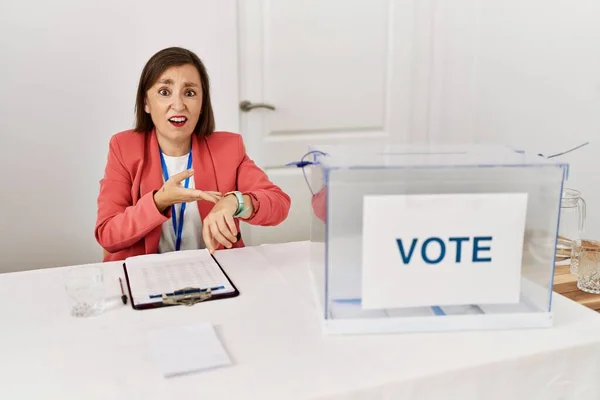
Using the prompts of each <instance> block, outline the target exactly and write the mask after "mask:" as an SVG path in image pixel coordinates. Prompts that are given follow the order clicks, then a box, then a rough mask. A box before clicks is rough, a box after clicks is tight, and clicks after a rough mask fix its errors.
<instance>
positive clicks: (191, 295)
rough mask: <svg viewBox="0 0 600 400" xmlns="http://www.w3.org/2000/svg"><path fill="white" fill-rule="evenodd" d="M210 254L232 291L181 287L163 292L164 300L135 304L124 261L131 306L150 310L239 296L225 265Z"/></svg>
mask: <svg viewBox="0 0 600 400" xmlns="http://www.w3.org/2000/svg"><path fill="white" fill-rule="evenodd" d="M210 256H211V258H212V259H213V261H214V262H215V263H216V265H217V266H218V267H219V269H220V270H221V272H222V273H223V275H224V276H225V279H227V281H228V282H229V284H230V285H231V287H232V288H233V291H232V292H228V293H218V294H215V293H212V291H211V290H210V289H202V288H193V287H185V288H181V289H180V290H179V291H178V292H181V293H176V294H175V295H171V294H169V295H166V294H163V295H162V301H157V302H152V303H145V304H135V300H134V297H133V293H132V291H131V282H130V280H129V273H128V271H127V263H126V262H124V263H123V273H124V274H125V282H126V284H127V292H128V293H129V299H130V300H131V307H132V308H133V309H134V310H149V309H153V308H162V307H172V306H178V305H185V306H192V305H194V304H197V303H202V302H206V301H212V300H220V299H227V298H233V297H237V296H239V295H240V291H239V290H238V288H237V287H236V286H235V284H234V283H233V281H232V280H231V279H230V278H229V275H227V273H226V272H225V270H224V269H223V267H222V266H221V264H220V263H219V261H217V259H216V258H215V256H214V255H212V254H211V255H210Z"/></svg>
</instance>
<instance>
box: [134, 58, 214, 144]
mask: <svg viewBox="0 0 600 400" xmlns="http://www.w3.org/2000/svg"><path fill="white" fill-rule="evenodd" d="M144 109H145V111H146V112H147V113H149V114H150V116H151V117H152V122H154V126H155V127H156V133H157V134H158V135H161V136H163V137H165V138H166V139H169V140H172V141H175V142H177V141H180V140H182V139H186V138H189V137H190V136H191V135H192V133H193V132H194V127H195V126H196V123H197V122H198V119H199V118H200V110H201V109H202V85H201V83H200V74H199V73H198V70H197V69H196V67H195V66H193V65H191V64H185V65H181V66H178V67H171V68H169V69H167V70H166V71H165V72H164V73H163V74H162V75H161V76H160V77H159V78H158V80H157V81H156V83H155V84H154V86H152V87H151V88H150V89H149V90H148V91H147V92H146V104H145V108H144Z"/></svg>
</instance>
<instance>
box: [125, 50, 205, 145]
mask: <svg viewBox="0 0 600 400" xmlns="http://www.w3.org/2000/svg"><path fill="white" fill-rule="evenodd" d="M186 64H191V65H193V66H195V67H196V69H197V70H198V73H199V74H200V83H201V85H202V109H201V110H200V118H199V119H198V123H197V124H196V127H195V128H194V133H197V134H199V135H202V136H208V135H210V134H211V133H213V131H214V130H215V117H214V114H213V110H212V104H211V102H210V86H209V81H208V74H207V73H206V68H205V67H204V64H203V63H202V61H201V60H200V58H198V56H197V55H196V54H194V53H193V52H191V51H189V50H187V49H183V48H181V47H169V48H166V49H163V50H161V51H159V52H158V53H156V54H154V55H153V56H152V57H151V58H150V60H148V62H147V63H146V65H145V66H144V70H143V71H142V75H141V76H140V82H139V85H138V90H137V97H136V101H135V128H134V130H135V131H136V132H150V131H151V130H152V129H153V128H154V123H153V122H152V117H151V116H150V115H148V114H147V113H146V111H145V110H144V105H145V102H146V93H147V92H148V90H149V89H150V88H151V87H152V86H153V85H154V84H155V83H156V81H157V80H158V78H160V76H161V75H162V74H163V73H164V72H165V71H166V70H167V69H169V68H171V67H179V66H181V65H186Z"/></svg>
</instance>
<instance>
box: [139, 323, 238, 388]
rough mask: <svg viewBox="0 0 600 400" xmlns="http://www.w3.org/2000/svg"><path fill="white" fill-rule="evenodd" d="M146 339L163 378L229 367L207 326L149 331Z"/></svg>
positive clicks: (228, 360)
mask: <svg viewBox="0 0 600 400" xmlns="http://www.w3.org/2000/svg"><path fill="white" fill-rule="evenodd" d="M148 339H149V344H150V346H151V348H152V352H153V355H154V358H155V360H156V362H157V363H158V365H159V368H160V369H161V370H162V372H163V374H164V376H165V377H166V378H170V377H173V376H177V375H184V374H188V373H193V372H201V371H206V370H210V369H214V368H218V367H224V366H228V365H231V359H230V358H229V355H228V354H227V352H226V351H225V349H224V348H223V345H222V343H221V341H220V340H219V338H218V337H217V335H216V333H215V330H214V328H213V326H212V324H209V323H200V324H194V325H188V326H183V327H170V328H164V329H160V330H154V331H150V332H149V333H148Z"/></svg>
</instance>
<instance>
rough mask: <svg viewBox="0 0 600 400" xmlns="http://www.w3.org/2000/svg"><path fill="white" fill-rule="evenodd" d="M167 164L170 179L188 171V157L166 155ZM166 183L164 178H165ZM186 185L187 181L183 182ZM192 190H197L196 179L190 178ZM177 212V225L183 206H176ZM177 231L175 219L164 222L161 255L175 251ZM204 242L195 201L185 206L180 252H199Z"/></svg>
mask: <svg viewBox="0 0 600 400" xmlns="http://www.w3.org/2000/svg"><path fill="white" fill-rule="evenodd" d="M164 157H165V164H167V171H168V172H169V177H171V176H173V175H175V174H178V173H180V172H183V171H185V170H186V169H187V163H188V155H187V154H186V155H185V156H181V157H170V156H167V155H164ZM163 181H164V177H163ZM181 184H182V185H185V180H184V181H182V182H181ZM188 188H190V189H195V185H194V177H193V176H192V177H190V184H189V186H188ZM175 212H176V213H177V214H176V215H177V223H178V224H179V223H180V221H179V216H180V212H181V204H175ZM171 214H172V213H171ZM175 238H176V236H175V231H174V230H173V219H172V216H171V219H169V220H168V221H166V222H164V223H163V224H162V232H161V234H160V242H159V244H158V252H159V253H167V252H170V251H175ZM205 247H206V246H205V245H204V240H203V239H202V219H201V218H200V212H199V211H198V203H197V202H195V201H193V202H191V203H187V205H186V206H185V213H184V217H183V231H182V233H181V248H180V250H197V249H203V248H205Z"/></svg>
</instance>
